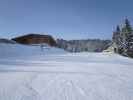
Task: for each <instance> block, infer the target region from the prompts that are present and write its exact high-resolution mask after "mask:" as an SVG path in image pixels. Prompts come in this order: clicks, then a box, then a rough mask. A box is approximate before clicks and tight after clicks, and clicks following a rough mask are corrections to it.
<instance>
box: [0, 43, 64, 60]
mask: <svg viewBox="0 0 133 100" xmlns="http://www.w3.org/2000/svg"><path fill="white" fill-rule="evenodd" d="M62 53H63V54H64V53H66V52H65V51H64V50H62V49H58V48H54V47H48V46H47V47H41V46H27V45H20V44H5V43H4V44H0V58H3V57H4V58H9V57H15V58H16V57H17V58H18V57H24V58H25V57H30V58H31V57H32V56H39V55H51V54H62Z"/></svg>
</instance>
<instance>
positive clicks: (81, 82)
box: [0, 45, 133, 100]
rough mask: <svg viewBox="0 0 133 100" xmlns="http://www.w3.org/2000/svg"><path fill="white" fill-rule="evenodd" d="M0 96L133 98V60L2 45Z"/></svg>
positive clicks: (11, 99) (29, 99)
mask: <svg viewBox="0 0 133 100" xmlns="http://www.w3.org/2000/svg"><path fill="white" fill-rule="evenodd" d="M0 100H133V60H132V59H130V58H126V57H122V56H119V55H116V54H109V53H75V54H74V53H73V54H70V53H66V52H65V51H63V50H60V49H56V48H50V47H49V49H47V48H44V49H43V51H41V49H40V48H39V47H30V46H29V47H28V46H21V45H8V46H7V45H2V46H1V47H0Z"/></svg>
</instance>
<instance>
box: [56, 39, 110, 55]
mask: <svg viewBox="0 0 133 100" xmlns="http://www.w3.org/2000/svg"><path fill="white" fill-rule="evenodd" d="M110 44H111V41H110V40H100V39H88V40H69V41H67V40H63V39H57V45H58V47H59V48H63V49H64V50H67V51H70V52H82V51H88V52H102V51H103V50H105V49H107V48H108V47H109V46H110Z"/></svg>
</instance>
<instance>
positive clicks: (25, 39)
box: [12, 34, 56, 46]
mask: <svg viewBox="0 0 133 100" xmlns="http://www.w3.org/2000/svg"><path fill="white" fill-rule="evenodd" d="M12 40H14V41H16V42H17V43H20V44H27V45H32V44H48V45H50V46H56V41H55V40H54V38H53V37H52V36H50V35H40V34H27V35H24V36H19V37H16V38H13V39H12Z"/></svg>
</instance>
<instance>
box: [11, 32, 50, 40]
mask: <svg viewBox="0 0 133 100" xmlns="http://www.w3.org/2000/svg"><path fill="white" fill-rule="evenodd" d="M25 37H29V38H30V37H32V38H33V37H35V38H39V37H40V38H42V37H44V38H46V37H48V38H52V36H51V35H41V34H34V33H30V34H27V35H23V36H19V37H15V38H12V40H14V39H19V38H25Z"/></svg>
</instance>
